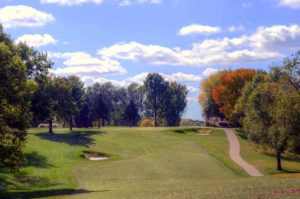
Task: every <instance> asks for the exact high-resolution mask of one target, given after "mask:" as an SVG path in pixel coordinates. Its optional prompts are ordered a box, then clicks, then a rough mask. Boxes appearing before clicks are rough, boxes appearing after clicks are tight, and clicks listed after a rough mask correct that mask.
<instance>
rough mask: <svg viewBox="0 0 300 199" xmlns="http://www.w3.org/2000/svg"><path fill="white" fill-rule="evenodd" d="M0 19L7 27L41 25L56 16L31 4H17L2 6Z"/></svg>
mask: <svg viewBox="0 0 300 199" xmlns="http://www.w3.org/2000/svg"><path fill="white" fill-rule="evenodd" d="M0 21H1V22H2V24H3V26H4V27H5V28H14V27H41V26H44V25H46V24H47V23H49V22H52V21H54V17H53V16H52V15H51V14H48V13H45V12H42V11H39V10H36V9H34V8H32V7H29V6H24V5H16V6H5V7H3V8H1V9H0Z"/></svg>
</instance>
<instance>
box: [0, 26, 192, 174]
mask: <svg viewBox="0 0 300 199" xmlns="http://www.w3.org/2000/svg"><path fill="white" fill-rule="evenodd" d="M52 66H53V62H52V61H51V60H50V59H49V58H48V57H47V54H46V53H43V52H40V51H38V50H36V49H34V48H31V47H29V46H27V45H26V44H25V43H19V44H15V43H14V41H13V40H12V39H11V38H10V36H9V35H8V34H6V33H5V32H4V30H3V28H2V26H0V168H9V169H11V171H13V172H15V171H17V170H18V169H19V168H20V167H22V166H23V165H24V164H25V159H24V156H23V153H22V148H23V147H24V143H25V140H26V130H27V129H28V128H30V127H37V126H38V125H39V124H40V123H45V122H46V123H48V126H49V133H51V134H53V133H54V131H53V122H54V121H59V123H61V124H63V126H65V127H66V126H68V127H69V128H70V130H72V129H73V127H78V128H82V127H94V126H97V127H99V128H100V127H101V126H106V125H113V126H137V125H138V124H139V123H140V122H141V120H143V119H148V120H151V121H153V123H154V126H155V127H157V126H178V125H179V124H180V121H181V116H182V114H183V113H184V110H185V107H186V104H187V99H186V97H187V94H188V90H187V88H186V86H184V85H181V84H179V83H177V82H168V81H166V80H165V79H164V78H163V77H162V76H161V75H159V74H157V73H152V74H149V75H148V76H147V78H146V80H145V81H144V84H143V85H138V84H136V83H132V84H130V85H129V86H127V87H118V86H114V85H113V84H111V83H103V84H100V83H95V84H93V85H91V86H88V87H85V85H84V83H83V82H82V81H81V80H80V78H79V77H77V76H69V77H57V76H55V75H54V74H52V73H51V72H50V70H49V69H51V67H52Z"/></svg>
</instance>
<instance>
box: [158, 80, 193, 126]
mask: <svg viewBox="0 0 300 199" xmlns="http://www.w3.org/2000/svg"><path fill="white" fill-rule="evenodd" d="M187 94H188V90H187V88H186V86H184V85H180V84H178V83H176V82H171V83H169V85H168V88H167V90H166V92H165V94H164V101H163V116H164V119H165V120H166V123H167V126H179V125H180V120H181V116H182V114H183V112H184V110H185V107H186V104H187V100H186V97H187Z"/></svg>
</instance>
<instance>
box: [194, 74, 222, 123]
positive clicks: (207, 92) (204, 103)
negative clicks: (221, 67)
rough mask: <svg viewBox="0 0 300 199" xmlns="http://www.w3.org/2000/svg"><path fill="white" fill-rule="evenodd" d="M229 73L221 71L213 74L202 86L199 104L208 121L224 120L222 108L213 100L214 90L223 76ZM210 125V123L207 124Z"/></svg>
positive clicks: (203, 81)
mask: <svg viewBox="0 0 300 199" xmlns="http://www.w3.org/2000/svg"><path fill="white" fill-rule="evenodd" d="M227 72H228V71H219V72H218V73H216V74H212V75H210V76H209V77H207V78H206V79H204V80H202V82H201V84H200V90H201V92H200V95H199V98H198V99H199V103H200V105H201V107H202V112H203V115H204V117H205V120H206V122H207V120H208V119H209V118H211V117H219V118H221V119H224V117H225V116H224V114H223V113H221V112H220V107H219V106H218V104H217V103H216V102H215V100H214V99H213V93H212V92H213V89H214V88H215V87H216V86H218V85H219V84H220V81H221V75H223V74H225V73H227ZM206 125H208V122H207V124H206Z"/></svg>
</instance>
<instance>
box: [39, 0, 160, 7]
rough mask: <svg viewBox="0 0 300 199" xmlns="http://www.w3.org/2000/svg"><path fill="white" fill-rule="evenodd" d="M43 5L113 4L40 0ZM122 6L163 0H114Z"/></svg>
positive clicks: (108, 0)
mask: <svg viewBox="0 0 300 199" xmlns="http://www.w3.org/2000/svg"><path fill="white" fill-rule="evenodd" d="M40 2H41V3H43V4H58V5H61V6H74V5H81V4H84V3H95V4H101V3H104V2H112V1H111V0H40ZM114 2H116V3H117V4H118V5H120V6H129V5H133V4H160V3H161V0H114Z"/></svg>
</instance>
